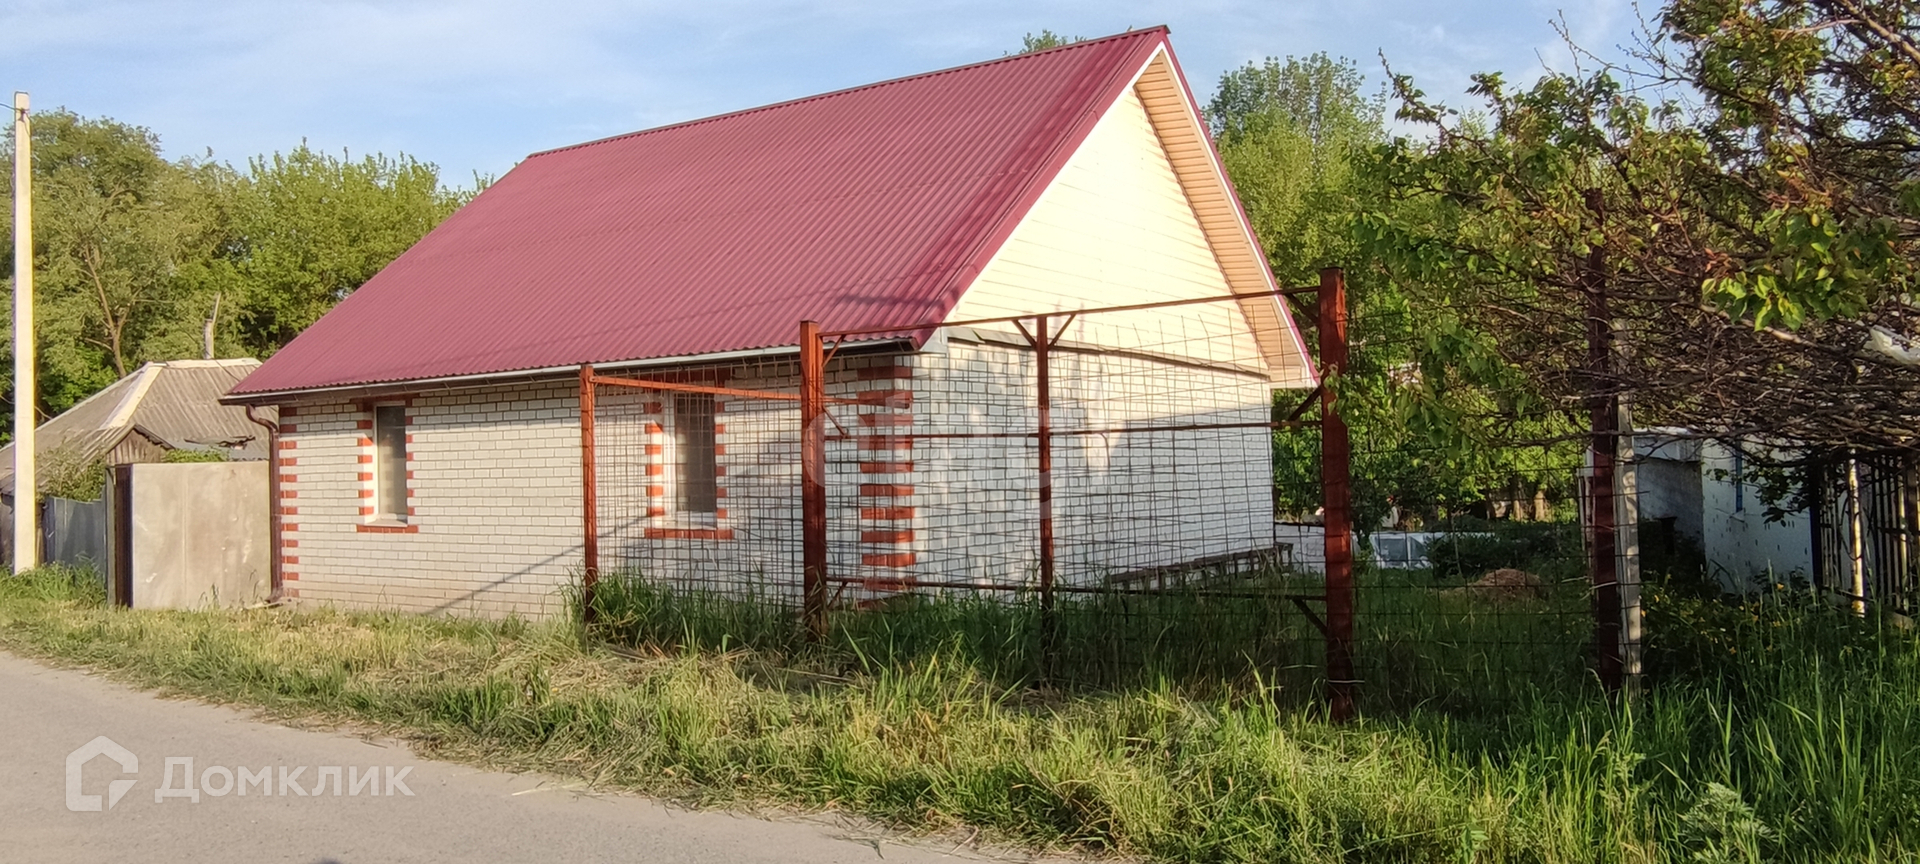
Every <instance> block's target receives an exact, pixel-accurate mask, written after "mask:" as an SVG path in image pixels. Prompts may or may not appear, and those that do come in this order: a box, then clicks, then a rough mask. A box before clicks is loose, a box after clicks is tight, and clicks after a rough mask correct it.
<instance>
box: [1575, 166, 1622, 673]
mask: <svg viewBox="0 0 1920 864" xmlns="http://www.w3.org/2000/svg"><path fill="white" fill-rule="evenodd" d="M1588 206H1589V207H1591V208H1593V209H1594V210H1595V212H1596V213H1597V212H1599V199H1598V197H1597V196H1594V195H1589V196H1588ZM1584 279H1585V282H1586V289H1587V375H1588V381H1587V415H1588V418H1589V422H1590V423H1591V425H1592V438H1591V442H1590V444H1589V445H1588V448H1587V450H1588V458H1589V460H1590V461H1591V462H1592V470H1591V472H1590V473H1589V476H1588V477H1587V514H1588V515H1587V521H1588V523H1589V526H1588V531H1587V571H1588V576H1589V578H1590V579H1591V580H1592V585H1593V645H1594V671H1595V672H1596V673H1597V674H1598V675H1599V676H1600V683H1601V685H1602V686H1604V687H1606V688H1607V690H1608V692H1616V691H1618V690H1619V689H1620V687H1621V684H1622V683H1623V672H1624V671H1625V669H1624V663H1623V660H1622V658H1621V656H1620V635H1621V610H1620V574H1619V560H1618V556H1619V554H1620V544H1619V534H1618V531H1617V526H1616V525H1615V522H1614V504H1615V502H1614V500H1613V499H1614V496H1615V495H1616V494H1618V493H1617V490H1616V489H1615V483H1614V481H1615V474H1616V473H1617V470H1618V465H1617V456H1618V453H1619V449H1620V439H1619V436H1620V402H1619V399H1618V397H1617V395H1616V393H1615V389H1614V383H1613V308H1612V304H1611V303H1610V302H1609V300H1608V297H1607V280H1606V257H1605V252H1604V251H1603V250H1602V249H1601V248H1600V247H1599V246H1596V247H1594V250H1593V252H1592V254H1591V255H1589V256H1588V259H1587V266H1586V272H1585V274H1584Z"/></svg>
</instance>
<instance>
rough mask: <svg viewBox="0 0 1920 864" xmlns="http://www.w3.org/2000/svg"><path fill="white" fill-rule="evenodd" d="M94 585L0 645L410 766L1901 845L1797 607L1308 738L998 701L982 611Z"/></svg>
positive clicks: (771, 790)
mask: <svg viewBox="0 0 1920 864" xmlns="http://www.w3.org/2000/svg"><path fill="white" fill-rule="evenodd" d="M91 584H92V583H91V581H90V580H86V579H78V580H75V579H72V578H70V577H69V575H68V574H63V573H58V572H51V571H43V572H40V573H36V574H32V575H29V576H26V577H17V578H11V579H0V645H4V646H6V647H7V648H9V649H11V650H14V651H17V652H20V653H23V654H28V655H34V656H40V657H46V658H49V659H52V660H55V661H59V662H64V663H70V664H75V665H81V666H85V667H88V668H93V669H98V670H102V671H105V672H107V673H110V674H112V675H114V676H116V677H118V678H121V679H123V680H126V681H129V682H131V683H134V684H137V685H141V686H147V687H153V688H157V689H161V690H165V691H167V692H171V693H176V694H182V695H189V696H195V697H200V698H205V699H210V700H215V701H221V702H230V703H236V704H242V705H249V706H255V707H258V708H260V709H262V710H264V711H265V712H267V713H268V714H271V715H274V716H279V717H289V718H309V719H319V720H323V721H350V722H354V723H360V724H367V725H371V726H374V727H378V728H381V729H384V730H387V731H390V732H392V733H394V734H397V735H400V736H402V737H404V738H406V739H408V740H410V741H411V742H413V743H414V744H415V745H416V746H417V747H418V748H420V749H421V750H422V751H423V752H425V753H427V754H430V755H435V756H440V757H444V758H451V759H458V760H465V761H470V762H474V763H477V764H483V765H489V766H495V767H505V768H513V769H537V770H544V771H551V772H557V773H560V774H564V775H570V776H576V777H582V778H587V779H588V780H590V781H592V782H594V783H597V784H601V785H604V786H607V787H617V788H627V789H634V790H639V791H643V792H650V793H655V794H662V795H667V796H671V797H675V798H680V799H685V800H690V801H693V802H696V803H703V804H713V805H732V804H742V803H778V804H787V805H795V806H799V807H802V808H808V809H839V810H845V811H849V812H855V813H861V814H866V815H870V816H874V817H878V818H880V819H883V820H887V821H889V822H891V823H894V824H897V825H900V826H902V827H906V828H914V829H935V828H946V827H958V826H973V827H978V828H982V829H985V830H986V831H987V832H988V833H989V835H990V836H995V837H999V838H1001V839H1005V840H1011V841H1015V842H1022V843H1030V844H1034V845H1040V846H1052V847H1073V848H1078V849H1083V850H1094V851H1099V850H1113V851H1118V852H1123V853H1130V854H1137V855H1143V856H1147V857H1151V858H1157V859H1161V860H1168V861H1203V862H1211V861H1248V862H1251V861H1302V862H1335V861H1367V862H1371V861H1383V862H1385V861H1391V862H1426V861H1433V862H1443V861H1444V862H1612V861H1622V862H1666V861H1672V862H1680V861H1792V862H1799V861H1808V862H1811V861H1836V862H1837V861H1911V860H1916V852H1917V851H1920V809H1916V806H1917V805H1916V802H1920V785H1916V784H1920V770H1915V768H1916V766H1920V649H1917V648H1916V645H1915V642H1914V638H1913V636H1912V635H1911V634H1909V633H1906V632H1903V631H1898V630H1893V629H1883V628H1879V627H1876V626H1872V625H1871V624H1868V623H1862V622H1858V621H1855V620H1852V619H1850V618H1847V617H1846V616H1844V615H1842V614H1837V613H1834V612H1833V611H1831V610H1828V609H1825V608H1824V607H1821V606H1820V605H1818V604H1814V603H1809V602H1804V601H1800V600H1797V599H1795V598H1794V596H1793V595H1782V596H1779V597H1774V598H1770V599H1767V600H1764V601H1758V602H1754V603H1749V604H1746V605H1742V606H1732V605H1723V604H1718V603H1714V602H1711V601H1707V600H1701V599H1696V598H1688V597H1684V596H1678V595H1674V594H1671V593H1656V595H1655V596H1654V597H1652V598H1651V601H1650V602H1652V604H1653V609H1654V616H1655V617H1654V621H1653V626H1654V627H1655V628H1657V629H1656V632H1660V631H1661V630H1665V631H1667V632H1672V633H1675V634H1677V635H1676V637H1675V638H1671V639H1666V640H1663V641H1660V642H1658V643H1656V644H1655V645H1654V646H1653V649H1652V651H1651V656H1650V662H1651V663H1653V664H1654V671H1655V674H1656V675H1657V678H1658V680H1657V682H1656V684H1655V686H1653V687H1652V689H1651V690H1650V692H1648V693H1647V694H1646V695H1644V696H1643V697H1642V698H1640V699H1639V700H1637V701H1635V702H1634V703H1632V704H1631V705H1630V706H1627V707H1615V706H1612V705H1609V704H1608V703H1607V702H1606V701H1605V700H1604V699H1602V698H1598V697H1594V696H1593V695H1592V694H1590V693H1589V692H1588V691H1587V690H1586V689H1585V688H1582V687H1579V686H1574V687H1570V688H1565V689H1562V690H1552V691H1545V690H1536V691H1534V692H1533V693H1532V695H1531V696H1530V697H1528V698H1526V699H1524V700H1523V699H1519V698H1518V697H1515V698H1513V699H1509V700H1507V701H1508V704H1506V705H1505V706H1504V707H1502V709H1501V710H1489V709H1488V708H1487V707H1486V706H1477V707H1476V708H1475V710H1466V709H1463V708H1461V707H1459V706H1453V705H1436V704H1435V703H1434V702H1433V701H1432V700H1421V699H1416V700H1413V702H1412V704H1411V706H1410V707H1405V708H1399V709H1396V710H1391V711H1389V710H1385V709H1382V710H1378V711H1376V712H1374V713H1373V714H1371V715H1370V716H1369V717H1368V718H1367V719H1364V720H1362V721H1361V722H1359V723H1356V724H1353V725H1351V726H1347V727H1332V726H1328V725H1326V724H1325V723H1324V722H1322V721H1321V720H1320V719H1318V717H1317V715H1316V714H1315V712H1313V711H1312V710H1311V709H1310V707H1307V706H1305V705H1303V704H1302V703H1301V701H1300V700H1298V699H1296V698H1294V695H1293V694H1292V693H1291V692H1290V691H1289V690H1287V689H1285V688H1281V687H1276V686H1269V685H1267V684H1266V683H1265V682H1263V681H1261V680H1259V679H1257V678H1251V677H1248V678H1240V679H1235V680H1233V681H1232V683H1231V686H1227V685H1217V686H1214V687H1196V686H1191V685H1189V684H1188V683H1183V681H1182V680H1181V678H1180V677H1179V676H1177V675H1173V674H1171V673H1172V672H1183V671H1184V667H1181V666H1179V665H1178V664H1175V665H1173V666H1161V667H1158V668H1159V669H1160V670H1161V671H1167V672H1169V674H1168V675H1166V676H1163V677H1160V678H1158V679H1157V680H1136V681H1135V682H1134V683H1131V684H1126V683H1124V679H1126V678H1128V677H1130V676H1133V675H1135V674H1136V673H1135V672H1132V671H1129V672H1128V673H1127V675H1123V676H1118V677H1117V678H1116V683H1115V684H1114V685H1113V686H1106V687H1085V688H1064V689H1061V688H1048V687H1038V688H1036V687H1033V686H1028V685H1026V684H1020V685H1009V684H1008V683H1007V682H1008V681H1010V680H1014V679H1018V678H1020V677H1021V676H1023V675H1026V674H1028V672H1029V671H1030V670H1031V669H1032V668H1033V667H1032V664H1031V663H1030V662H1027V661H1018V660H1013V661H1005V663H1006V665H1005V666H1004V667H995V666H992V665H990V664H987V665H983V664H982V663H981V662H979V661H980V660H981V659H982V658H987V657H991V656H993V655H994V654H995V653H996V651H995V650H990V649H993V648H994V646H993V645H992V644H990V643H982V644H971V643H969V642H967V641H966V640H968V639H991V638H994V634H996V633H997V634H1001V635H1002V636H1004V635H1005V634H1008V633H1020V632H1024V631H1022V630H1021V627H1022V626H1024V622H1021V621H1017V620H1012V621H1002V622H1001V623H1000V624H997V625H994V624H992V622H991V617H990V616H992V615H995V614H999V615H1013V614H1015V613H1014V612H1013V611H1010V610H1005V609H1001V610H998V611H995V610H992V609H981V608H970V607H967V606H964V605H948V604H941V603H932V604H927V605H926V607H925V608H917V609H916V608H908V609H896V610H892V612H891V613H890V614H889V615H887V616H885V617H881V616H874V617H873V618H872V619H871V623H870V625H869V626H873V627H892V628H894V629H893V630H892V631H891V633H892V634H893V641H892V642H891V643H888V642H885V641H880V640H881V637H882V636H884V635H885V634H886V632H887V631H874V632H871V633H869V634H867V636H866V640H865V641H863V640H861V639H851V638H849V639H848V641H845V642H842V643H839V644H838V645H837V646H834V645H829V646H814V647H809V646H805V645H802V644H800V643H798V642H797V641H796V640H795V637H794V636H793V635H792V634H791V630H790V629H788V628H789V625H787V624H786V623H785V622H784V621H783V620H777V618H776V617H775V616H770V615H768V614H767V613H764V612H762V611H756V609H755V608H752V607H750V606H749V607H743V608H735V607H732V606H729V605H724V604H722V605H714V604H716V603H718V602H719V601H715V600H713V599H712V598H707V599H693V598H680V597H675V596H672V595H669V594H656V595H643V596H638V597H634V598H629V599H630V600H636V601H643V602H644V603H652V604H653V605H652V606H645V605H641V606H632V605H629V606H628V607H625V608H628V609H629V610H630V611H631V610H634V609H638V610H639V611H637V612H633V614H632V615H631V616H630V617H629V618H628V619H627V620H625V621H624V622H615V624H617V625H618V626H619V627H624V628H626V629H625V630H624V631H619V630H613V629H610V630H609V632H608V634H607V635H609V636H612V637H615V638H617V639H621V640H624V641H627V642H629V643H631V644H633V645H637V646H640V647H639V648H637V649H629V648H615V647H611V646H609V645H607V644H606V643H604V642H600V641H593V642H587V641H584V640H583V639H582V638H581V635H580V634H579V633H578V632H577V630H575V629H574V628H572V627H570V626H567V625H564V624H560V623H540V624H533V623H527V622H521V621H473V620H462V619H449V618H428V617H419V616H409V615H387V614H370V613H344V612H335V611H327V610H318V611H290V610H284V609H282V610H247V611H215V612H145V611H128V610H117V609H108V608H105V607H104V606H103V605H102V603H101V600H100V597H99V595H98V590H97V589H96V588H93V587H90V586H91ZM1402 596H1407V597H1413V596H1414V595H1412V594H1404V595H1402ZM1440 596H1442V595H1438V594H1437V593H1432V594H1430V595H1429V597H1430V598H1431V597H1440ZM1454 596H1455V595H1445V597H1447V598H1452V597H1454ZM1408 602H1409V603H1412V602H1413V601H1412V600H1409V601H1408ZM1546 602H1549V603H1551V602H1553V601H1552V600H1551V599H1549V600H1548V601H1546ZM741 616H745V617H741ZM753 616H761V617H758V618H756V617H753ZM941 616H947V617H946V618H944V619H943V618H942V617H941ZM1136 617H1137V616H1136ZM1443 617H1445V616H1443ZM1452 617H1458V616H1452ZM983 619H985V620H987V621H988V624H981V623H979V622H981V621H982V620H983ZM1088 620H1090V621H1097V620H1098V619H1094V618H1089V619H1088ZM853 623H854V622H851V621H842V622H840V624H841V625H842V626H839V627H837V628H836V629H837V630H839V631H846V632H848V633H850V634H851V633H853V630H852V625H853ZM961 625H964V626H961ZM989 625H991V626H989ZM1434 626H1440V625H1434ZM954 627H960V629H959V630H953V629H952V628H954ZM968 628H971V629H968ZM943 632H944V633H947V636H946V638H944V639H942V638H941V637H940V636H939V634H941V633H943ZM783 634H785V635H783ZM1216 635H1217V634H1216ZM1167 646H1168V647H1165V648H1163V649H1160V650H1163V651H1164V652H1165V653H1166V656H1167V657H1168V658H1169V659H1170V661H1171V658H1176V657H1178V656H1179V654H1180V652H1179V651H1177V650H1175V647H1174V646H1173V645H1172V643H1171V642H1169V643H1167ZM1003 647H1010V648H1011V649H1014V650H1011V651H1010V653H1011V654H1013V656H1015V657H1018V656H1021V655H1020V654H1019V650H1017V649H1018V648H1019V646H1003ZM848 652H853V653H852V654H851V655H849V653H848ZM850 656H851V659H849V658H850ZM1220 656H1223V657H1224V656H1227V654H1226V653H1224V652H1223V653H1222V654H1221V655H1220ZM863 658H864V659H863ZM1208 662H1212V661H1208ZM1202 665H1204V664H1202ZM1136 668H1140V669H1147V670H1152V669H1153V668H1155V667H1154V666H1153V665H1152V664H1151V663H1149V664H1145V665H1144V666H1137V667H1136ZM1140 674H1144V673H1140ZM1470 707H1473V706H1470Z"/></svg>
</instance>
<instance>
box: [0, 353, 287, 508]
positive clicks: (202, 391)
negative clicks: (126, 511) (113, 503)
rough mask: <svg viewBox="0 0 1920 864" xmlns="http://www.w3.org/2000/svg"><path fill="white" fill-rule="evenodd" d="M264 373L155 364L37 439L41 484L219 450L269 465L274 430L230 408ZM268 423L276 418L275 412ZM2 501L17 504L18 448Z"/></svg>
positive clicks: (238, 364)
mask: <svg viewBox="0 0 1920 864" xmlns="http://www.w3.org/2000/svg"><path fill="white" fill-rule="evenodd" d="M258 368H260V361H258V360H254V359H252V358H245V359H237V360H166V361H159V362H154V363H148V364H146V365H143V366H141V367H140V368H139V369H136V370H134V371H133V373H132V374H130V375H128V376H127V377H125V378H122V379H120V380H118V381H115V382H114V383H112V384H111V385H108V386H107V388H106V389H104V390H101V391H100V392H98V393H95V394H93V395H92V396H88V397H87V398H86V399H83V400H81V401H80V404H78V405H75V406H73V407H72V408H68V409H67V410H65V411H62V412H61V413H60V414H59V416H57V417H54V418H53V419H51V420H48V421H47V422H45V423H42V424H40V428H39V429H38V430H37V431H36V432H35V438H34V449H35V452H36V453H37V454H38V465H37V468H38V471H37V473H38V474H39V475H40V484H41V486H42V487H44V486H45V485H46V484H47V482H48V480H49V479H51V475H52V473H53V471H52V469H55V468H57V467H60V466H76V467H77V466H80V465H85V464H88V463H91V462H95V461H100V462H104V463H105V464H107V465H132V464H136V463H141V462H159V461H162V460H164V459H165V458H166V455H167V453H169V452H171V451H174V450H216V451H219V452H221V453H223V454H226V456H227V458H229V459H265V458H267V430H266V428H265V427H262V426H258V425H255V424H254V423H253V422H252V421H250V420H248V419H247V413H246V409H244V408H241V407H239V406H234V405H223V404H221V403H220V397H221V396H223V395H225V394H226V392H227V391H228V390H229V389H231V388H232V387H233V386H234V385H235V384H237V383H239V382H240V380H241V379H243V378H246V377H247V375H249V374H251V373H252V372H253V370H255V369H258ZM263 416H265V417H266V418H268V419H271V418H272V416H273V414H272V412H266V413H265V414H264V415H263ZM0 497H4V499H5V501H6V502H7V505H8V506H9V507H10V506H12V503H13V445H12V444H8V445H6V446H4V447H0Z"/></svg>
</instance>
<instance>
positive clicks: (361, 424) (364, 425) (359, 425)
mask: <svg viewBox="0 0 1920 864" xmlns="http://www.w3.org/2000/svg"><path fill="white" fill-rule="evenodd" d="M353 428H355V429H372V428H373V421H372V420H355V421H353Z"/></svg>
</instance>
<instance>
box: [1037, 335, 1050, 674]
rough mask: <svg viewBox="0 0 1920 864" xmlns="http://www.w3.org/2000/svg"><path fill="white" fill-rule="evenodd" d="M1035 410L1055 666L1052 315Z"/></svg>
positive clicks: (1046, 604) (1044, 603)
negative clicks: (1050, 350)
mask: <svg viewBox="0 0 1920 864" xmlns="http://www.w3.org/2000/svg"><path fill="white" fill-rule="evenodd" d="M1033 337H1034V338H1033V365H1034V368H1035V377H1034V408H1035V411H1034V413H1035V414H1036V415H1037V417H1036V419H1037V420H1038V423H1039V428H1038V430H1037V434H1036V435H1035V437H1034V441H1035V445H1036V446H1037V447H1038V449H1039V456H1040V478H1039V479H1040V502H1039V504H1040V655H1041V656H1042V657H1043V658H1046V660H1047V665H1048V667H1049V668H1051V666H1052V665H1053V664H1052V660H1053V654H1054V648H1055V645H1054V638H1055V622H1054V617H1053V593H1054V592H1053V579H1054V560H1053V376H1052V374H1051V370H1049V369H1048V366H1049V365H1050V363H1051V358H1050V352H1049V351H1048V349H1050V348H1052V347H1053V345H1052V343H1053V325H1052V321H1051V319H1049V318H1048V317H1047V316H1045V315H1041V316H1039V317H1037V318H1035V319H1034V333H1033Z"/></svg>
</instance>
